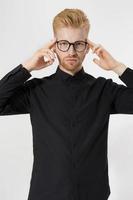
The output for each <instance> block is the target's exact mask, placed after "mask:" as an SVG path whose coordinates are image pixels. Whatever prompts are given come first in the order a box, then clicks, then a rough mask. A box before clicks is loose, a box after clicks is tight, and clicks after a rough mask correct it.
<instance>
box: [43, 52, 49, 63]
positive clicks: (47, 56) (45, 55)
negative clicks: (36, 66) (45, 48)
mask: <svg viewBox="0 0 133 200" xmlns="http://www.w3.org/2000/svg"><path fill="white" fill-rule="evenodd" d="M43 57H44V61H45V62H49V61H50V60H51V57H50V56H49V54H44V55H43Z"/></svg>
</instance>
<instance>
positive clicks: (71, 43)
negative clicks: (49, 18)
mask: <svg viewBox="0 0 133 200" xmlns="http://www.w3.org/2000/svg"><path fill="white" fill-rule="evenodd" d="M61 41H65V42H68V44H69V46H68V49H67V50H65V51H63V50H61V49H60V48H59V46H58V43H59V42H61ZM77 42H83V43H84V44H85V48H84V50H85V49H86V46H87V44H88V42H86V41H83V40H78V41H75V42H69V41H68V40H58V41H56V43H57V47H58V49H59V50H60V51H63V52H66V51H68V50H69V48H70V46H71V45H73V48H74V50H75V51H77V52H83V51H84V50H82V51H78V50H76V48H75V44H76V43H77Z"/></svg>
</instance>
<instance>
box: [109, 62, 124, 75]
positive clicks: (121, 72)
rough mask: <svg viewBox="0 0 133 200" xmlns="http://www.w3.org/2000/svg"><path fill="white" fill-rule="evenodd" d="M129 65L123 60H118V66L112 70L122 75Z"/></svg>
mask: <svg viewBox="0 0 133 200" xmlns="http://www.w3.org/2000/svg"><path fill="white" fill-rule="evenodd" d="M126 68H127V66H126V65H125V64H123V63H121V62H118V63H117V65H116V67H115V68H114V69H113V70H112V71H114V72H115V73H116V74H118V76H121V75H122V74H123V73H124V71H125V70H126Z"/></svg>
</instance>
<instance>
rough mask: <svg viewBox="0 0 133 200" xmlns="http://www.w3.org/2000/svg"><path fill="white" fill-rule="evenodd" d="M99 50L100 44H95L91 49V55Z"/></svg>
mask: <svg viewBox="0 0 133 200" xmlns="http://www.w3.org/2000/svg"><path fill="white" fill-rule="evenodd" d="M99 48H101V45H100V44H96V45H95V46H94V47H93V48H92V53H94V52H95V51H97V50H98V49H99Z"/></svg>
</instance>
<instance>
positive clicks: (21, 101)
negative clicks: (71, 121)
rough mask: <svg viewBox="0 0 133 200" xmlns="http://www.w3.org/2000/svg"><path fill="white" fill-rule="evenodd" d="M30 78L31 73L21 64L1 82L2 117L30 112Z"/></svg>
mask: <svg viewBox="0 0 133 200" xmlns="http://www.w3.org/2000/svg"><path fill="white" fill-rule="evenodd" d="M30 77H31V73H30V72H29V71H28V70H27V69H26V68H24V67H23V65H22V64H20V65H18V66H17V67H15V68H14V69H13V70H11V71H10V72H8V73H7V74H6V75H5V76H4V77H3V78H2V79H1V80H0V115H14V114H27V113H29V112H30V101H29V94H30V84H29V83H30V81H31V80H29V81H27V79H28V78H30Z"/></svg>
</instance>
